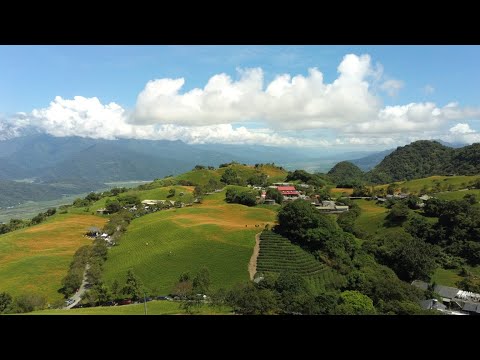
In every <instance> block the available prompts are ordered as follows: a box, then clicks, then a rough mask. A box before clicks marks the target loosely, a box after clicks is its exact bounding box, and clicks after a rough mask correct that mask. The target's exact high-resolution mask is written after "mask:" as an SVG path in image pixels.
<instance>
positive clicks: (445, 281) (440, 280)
mask: <svg viewBox="0 0 480 360" xmlns="http://www.w3.org/2000/svg"><path fill="white" fill-rule="evenodd" d="M460 280H462V277H461V276H460V275H458V270H455V269H442V268H438V269H437V270H435V272H434V273H433V275H432V278H431V282H435V283H436V284H439V285H444V286H453V287H457V285H456V282H457V281H460Z"/></svg>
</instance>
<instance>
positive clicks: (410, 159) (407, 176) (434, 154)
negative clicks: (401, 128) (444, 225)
mask: <svg viewBox="0 0 480 360" xmlns="http://www.w3.org/2000/svg"><path fill="white" fill-rule="evenodd" d="M479 172H480V144H473V145H469V146H465V147H462V148H458V149H453V148H450V147H447V146H444V145H442V144H440V143H439V142H437V141H429V140H419V141H415V142H413V143H411V144H409V145H406V146H402V147H398V148H397V149H396V150H395V151H394V152H392V153H391V154H390V155H388V156H386V157H385V159H383V161H382V162H381V163H380V164H378V165H377V166H376V167H375V168H374V169H373V170H371V171H370V172H368V173H366V179H367V180H368V181H369V182H372V183H376V184H386V183H391V182H394V181H404V180H412V179H419V178H424V177H428V176H432V175H449V174H455V175H475V174H478V173H479Z"/></svg>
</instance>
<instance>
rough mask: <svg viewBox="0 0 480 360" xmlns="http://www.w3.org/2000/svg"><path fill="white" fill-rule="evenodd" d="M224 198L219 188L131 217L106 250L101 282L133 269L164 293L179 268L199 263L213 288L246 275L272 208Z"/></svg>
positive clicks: (193, 269)
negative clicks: (200, 198) (184, 204)
mask: <svg viewBox="0 0 480 360" xmlns="http://www.w3.org/2000/svg"><path fill="white" fill-rule="evenodd" d="M224 198H225V191H222V192H220V193H216V194H214V195H208V196H206V197H205V198H204V202H203V204H199V205H195V206H193V207H190V208H182V209H171V210H166V211H159V212H156V213H153V214H149V215H146V216H143V217H141V218H138V219H135V220H133V221H132V223H131V224H130V226H129V228H128V231H127V233H126V234H125V235H124V237H123V238H122V239H121V241H120V245H119V246H117V247H113V248H112V249H111V250H110V252H109V257H108V260H107V261H106V263H105V272H104V279H105V281H106V282H107V283H112V282H113V281H114V280H115V279H117V280H118V281H119V282H121V283H122V282H124V280H125V276H126V273H127V271H128V270H129V269H132V270H133V271H134V272H135V274H136V275H137V276H138V277H139V278H140V279H141V281H142V282H143V283H144V284H145V286H146V287H147V288H148V290H149V291H150V292H151V293H153V294H158V295H164V294H168V293H170V292H171V291H172V289H173V287H174V286H175V284H176V282H177V281H178V278H179V276H180V275H181V274H182V273H184V272H191V273H195V272H196V271H198V270H199V269H200V268H201V267H203V266H206V267H207V268H208V269H209V271H210V278H211V282H212V289H218V288H221V287H224V288H228V287H230V286H233V285H234V284H236V283H238V282H240V281H243V280H248V279H249V274H248V263H249V260H250V257H251V255H252V251H253V247H254V245H255V234H256V233H258V232H259V231H260V230H261V229H262V228H263V227H264V226H265V225H266V224H267V223H268V224H273V223H274V221H275V216H276V212H275V211H273V210H270V209H265V208H255V207H252V208H250V207H247V206H243V205H238V204H227V203H225V202H224ZM255 225H258V227H255Z"/></svg>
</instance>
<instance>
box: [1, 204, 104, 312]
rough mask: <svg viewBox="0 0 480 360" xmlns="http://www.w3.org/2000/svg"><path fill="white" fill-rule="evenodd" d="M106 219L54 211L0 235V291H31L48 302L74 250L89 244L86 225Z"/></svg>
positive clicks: (55, 296) (14, 293) (54, 295)
mask: <svg viewBox="0 0 480 360" xmlns="http://www.w3.org/2000/svg"><path fill="white" fill-rule="evenodd" d="M105 222H106V220H105V219H102V218H100V217H97V216H91V215H70V214H68V215H63V214H57V215H54V216H52V217H51V218H50V219H48V220H47V221H45V222H44V223H41V224H39V225H36V226H32V227H29V228H25V229H21V230H17V231H13V232H11V233H7V234H4V235H0V292H2V291H6V292H8V293H10V294H11V295H12V296H17V295H19V294H21V293H24V292H28V291H32V292H35V293H38V294H42V295H45V296H46V297H47V300H48V301H49V302H51V303H52V302H54V301H57V300H60V299H62V298H63V295H61V294H59V293H58V289H60V287H61V281H62V279H63V277H64V276H65V275H66V274H67V271H68V267H69V266H70V262H71V261H72V257H73V254H74V253H75V251H76V250H77V249H78V248H79V247H80V246H83V245H87V244H91V242H92V241H91V240H90V239H88V238H86V237H84V236H83V235H84V234H85V232H86V230H87V228H88V227H90V226H92V225H94V226H99V227H101V226H103V224H104V223H105Z"/></svg>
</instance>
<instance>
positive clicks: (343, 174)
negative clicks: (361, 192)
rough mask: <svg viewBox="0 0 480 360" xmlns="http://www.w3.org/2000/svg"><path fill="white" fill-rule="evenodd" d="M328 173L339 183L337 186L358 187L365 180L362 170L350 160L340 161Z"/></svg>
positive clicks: (333, 180)
mask: <svg viewBox="0 0 480 360" xmlns="http://www.w3.org/2000/svg"><path fill="white" fill-rule="evenodd" d="M327 175H328V176H329V177H330V179H332V182H334V183H335V184H337V187H347V188H351V187H357V186H361V185H362V184H363V183H364V182H365V179H364V174H363V172H362V170H360V168H359V167H358V166H356V165H354V164H352V163H351V162H349V161H342V162H339V163H338V164H336V165H335V166H334V167H333V168H332V169H331V170H330V171H329V172H328V173H327Z"/></svg>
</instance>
